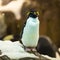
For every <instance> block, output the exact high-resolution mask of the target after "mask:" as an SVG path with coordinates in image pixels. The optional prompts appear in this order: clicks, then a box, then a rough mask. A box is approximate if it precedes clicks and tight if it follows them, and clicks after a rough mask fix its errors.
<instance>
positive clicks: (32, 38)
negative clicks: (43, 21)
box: [22, 18, 39, 47]
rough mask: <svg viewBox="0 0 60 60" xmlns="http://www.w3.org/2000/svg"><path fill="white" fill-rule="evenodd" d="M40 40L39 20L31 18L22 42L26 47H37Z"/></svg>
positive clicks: (24, 31) (25, 28)
mask: <svg viewBox="0 0 60 60" xmlns="http://www.w3.org/2000/svg"><path fill="white" fill-rule="evenodd" d="M38 39H39V20H38V18H35V19H33V18H29V19H28V20H27V23H26V26H25V27H24V30H23V35H22V42H23V45H24V46H26V47H36V46H37V43H38Z"/></svg>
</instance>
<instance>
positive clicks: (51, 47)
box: [36, 36, 59, 58]
mask: <svg viewBox="0 0 60 60" xmlns="http://www.w3.org/2000/svg"><path fill="white" fill-rule="evenodd" d="M36 50H37V52H38V53H39V54H43V55H48V56H50V57H53V58H56V56H57V55H56V53H57V54H58V56H59V51H58V49H57V46H56V45H55V44H54V43H53V42H52V41H51V39H50V38H49V37H48V36H40V38H39V41H38V44H37V47H36Z"/></svg>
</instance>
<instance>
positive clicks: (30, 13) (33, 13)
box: [27, 10, 39, 18]
mask: <svg viewBox="0 0 60 60" xmlns="http://www.w3.org/2000/svg"><path fill="white" fill-rule="evenodd" d="M27 15H28V18H29V17H32V18H36V17H37V16H38V15H39V12H38V11H34V10H31V11H30V12H28V13H27Z"/></svg>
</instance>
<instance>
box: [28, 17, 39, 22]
mask: <svg viewBox="0 0 60 60" xmlns="http://www.w3.org/2000/svg"><path fill="white" fill-rule="evenodd" d="M28 19H29V20H30V21H34V22H35V21H37V19H38V17H36V18H33V17H29V18H28Z"/></svg>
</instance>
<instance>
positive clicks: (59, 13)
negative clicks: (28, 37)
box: [3, 0, 60, 47]
mask: <svg viewBox="0 0 60 60" xmlns="http://www.w3.org/2000/svg"><path fill="white" fill-rule="evenodd" d="M10 1H12V0H3V5H6V4H7V3H9V2H10ZM30 2H31V3H30V4H29V5H27V4H26V3H24V4H23V7H22V11H21V15H22V18H21V19H20V21H17V20H16V19H15V17H14V15H13V14H12V13H10V12H9V13H5V21H6V24H7V26H8V27H7V34H16V35H18V34H19V33H20V31H21V29H22V27H23V24H24V22H25V21H26V19H27V14H26V13H27V12H28V11H29V9H34V10H37V11H39V13H40V15H39V20H40V35H47V36H49V37H50V38H51V39H52V41H53V42H54V43H55V44H56V45H57V46H58V47H60V0H30ZM34 4H35V5H34Z"/></svg>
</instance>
